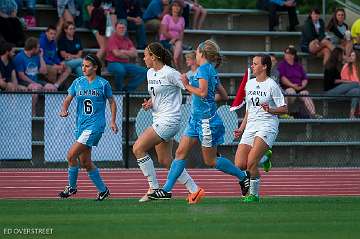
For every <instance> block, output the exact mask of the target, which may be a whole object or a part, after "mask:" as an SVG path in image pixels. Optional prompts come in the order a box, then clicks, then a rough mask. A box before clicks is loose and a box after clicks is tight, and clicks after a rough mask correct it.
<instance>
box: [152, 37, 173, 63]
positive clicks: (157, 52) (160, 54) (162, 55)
mask: <svg viewBox="0 0 360 239" xmlns="http://www.w3.org/2000/svg"><path fill="white" fill-rule="evenodd" d="M147 49H148V50H149V54H150V55H153V56H155V57H156V58H157V59H158V60H159V61H161V62H162V63H163V64H165V65H168V66H171V67H173V57H172V54H171V52H170V51H169V50H167V49H165V48H164V47H163V46H162V45H161V44H160V43H158V42H153V43H150V44H149V45H148V46H147Z"/></svg>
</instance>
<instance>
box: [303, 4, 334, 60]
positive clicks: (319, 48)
mask: <svg viewBox="0 0 360 239" xmlns="http://www.w3.org/2000/svg"><path fill="white" fill-rule="evenodd" d="M332 49H334V46H333V44H332V43H331V41H330V40H329V39H327V38H326V36H325V23H324V21H323V20H322V19H320V10H319V9H316V8H314V9H312V10H311V11H310V13H309V17H308V18H307V19H306V21H305V23H304V27H303V31H302V35H301V50H302V51H303V52H309V53H311V54H314V55H316V56H322V57H323V64H324V65H325V63H326V62H327V60H328V59H329V57H330V52H331V50H332Z"/></svg>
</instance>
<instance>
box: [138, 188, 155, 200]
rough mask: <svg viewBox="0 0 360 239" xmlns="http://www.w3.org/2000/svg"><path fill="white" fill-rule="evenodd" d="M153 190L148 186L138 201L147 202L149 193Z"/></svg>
mask: <svg viewBox="0 0 360 239" xmlns="http://www.w3.org/2000/svg"><path fill="white" fill-rule="evenodd" d="M153 192H154V190H152V189H151V188H149V190H148V191H147V192H146V193H145V195H144V196H142V198H140V199H139V202H148V201H150V200H151V199H150V198H149V194H151V193H153Z"/></svg>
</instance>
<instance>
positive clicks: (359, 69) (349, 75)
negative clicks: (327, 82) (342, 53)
mask: <svg viewBox="0 0 360 239" xmlns="http://www.w3.org/2000/svg"><path fill="white" fill-rule="evenodd" d="M341 79H342V80H347V81H351V82H355V83H357V84H360V51H359V50H354V51H352V52H351V54H350V59H349V62H348V63H346V64H345V65H344V66H343V68H342V70H341Z"/></svg>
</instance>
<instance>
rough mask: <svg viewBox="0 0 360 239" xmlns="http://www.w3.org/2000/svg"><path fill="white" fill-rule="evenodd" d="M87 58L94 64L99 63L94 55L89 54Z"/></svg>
mask: <svg viewBox="0 0 360 239" xmlns="http://www.w3.org/2000/svg"><path fill="white" fill-rule="evenodd" d="M85 59H86V60H89V61H91V63H92V64H93V65H98V63H97V61H96V59H95V58H94V57H93V56H92V55H87V56H86V57H85Z"/></svg>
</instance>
